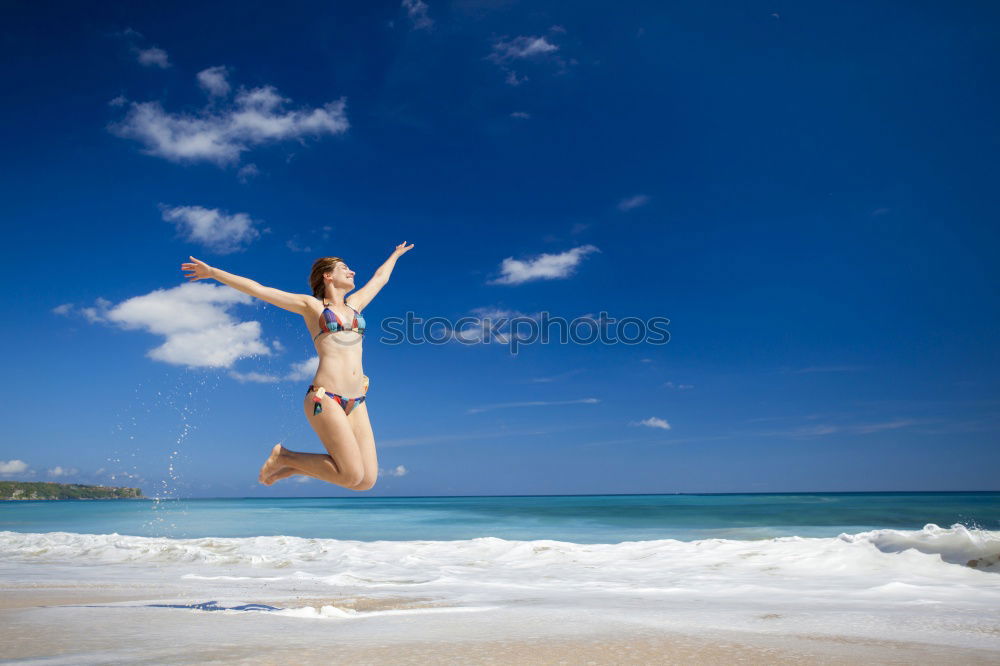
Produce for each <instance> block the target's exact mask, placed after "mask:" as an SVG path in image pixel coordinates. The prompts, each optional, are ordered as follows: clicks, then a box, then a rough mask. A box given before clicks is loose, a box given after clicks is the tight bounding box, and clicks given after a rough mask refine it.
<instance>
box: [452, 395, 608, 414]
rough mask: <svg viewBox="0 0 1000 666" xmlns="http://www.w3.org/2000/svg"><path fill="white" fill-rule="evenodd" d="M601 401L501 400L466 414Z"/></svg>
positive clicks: (592, 399)
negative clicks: (510, 408) (511, 408)
mask: <svg viewBox="0 0 1000 666" xmlns="http://www.w3.org/2000/svg"><path fill="white" fill-rule="evenodd" d="M598 402H600V400H598V399H597V398H582V399H580V400H530V401H526V402H501V403H496V404H493V405H484V406H482V407H472V408H471V409H467V410H465V413H466V414H478V413H480V412H486V411H489V410H491V409H507V408H509V407H551V406H554V405H593V404H596V403H598Z"/></svg>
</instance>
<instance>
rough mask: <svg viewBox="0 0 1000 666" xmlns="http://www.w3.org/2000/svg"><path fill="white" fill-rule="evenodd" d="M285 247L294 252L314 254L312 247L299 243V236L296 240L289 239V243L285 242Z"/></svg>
mask: <svg viewBox="0 0 1000 666" xmlns="http://www.w3.org/2000/svg"><path fill="white" fill-rule="evenodd" d="M285 247H287V248H288V249H289V250H291V251H292V252H312V247H311V246H309V245H303V244H301V243H299V241H298V236H296V237H294V238H289V239H288V240H287V241H285Z"/></svg>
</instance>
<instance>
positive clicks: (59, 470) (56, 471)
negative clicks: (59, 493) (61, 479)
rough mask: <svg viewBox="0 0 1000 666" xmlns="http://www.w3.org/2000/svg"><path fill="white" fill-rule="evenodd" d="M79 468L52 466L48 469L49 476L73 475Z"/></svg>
mask: <svg viewBox="0 0 1000 666" xmlns="http://www.w3.org/2000/svg"><path fill="white" fill-rule="evenodd" d="M79 472H80V470H78V469H77V468H75V467H59V466H58V465H57V466H56V467H53V468H52V469H50V470H49V476H74V475H76V474H78V473H79Z"/></svg>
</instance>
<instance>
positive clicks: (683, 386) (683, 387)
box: [664, 382, 694, 391]
mask: <svg viewBox="0 0 1000 666" xmlns="http://www.w3.org/2000/svg"><path fill="white" fill-rule="evenodd" d="M664 386H666V387H667V388H669V389H677V390H678V391H686V390H688V389H693V388H694V384H674V383H673V382H666V383H665V384H664Z"/></svg>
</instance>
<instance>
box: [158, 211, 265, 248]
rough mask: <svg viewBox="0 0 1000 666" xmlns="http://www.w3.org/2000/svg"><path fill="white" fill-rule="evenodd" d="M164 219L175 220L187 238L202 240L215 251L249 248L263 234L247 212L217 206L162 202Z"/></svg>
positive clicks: (198, 241) (195, 240)
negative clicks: (176, 204) (237, 211)
mask: <svg viewBox="0 0 1000 666" xmlns="http://www.w3.org/2000/svg"><path fill="white" fill-rule="evenodd" d="M160 208H161V211H162V214H163V219H164V220H165V221H167V222H173V223H174V225H175V226H176V227H177V230H178V231H180V232H181V233H183V234H184V235H185V240H187V241H188V242H191V243H200V244H202V245H204V246H205V247H206V248H208V249H209V250H211V251H212V252H217V253H218V254H231V253H233V252H239V251H241V250H244V249H246V246H247V245H249V244H250V243H251V242H252V241H254V240H255V239H256V238H258V237H259V236H260V232H259V231H257V229H256V228H255V227H254V221H253V220H252V219H250V216H249V215H247V214H246V213H235V214H233V215H229V214H227V213H224V212H222V211H220V210H219V209H217V208H203V207H201V206H175V207H173V208H170V207H168V206H164V205H162V204H161V206H160Z"/></svg>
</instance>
